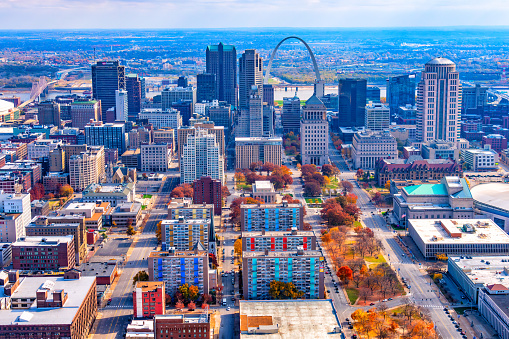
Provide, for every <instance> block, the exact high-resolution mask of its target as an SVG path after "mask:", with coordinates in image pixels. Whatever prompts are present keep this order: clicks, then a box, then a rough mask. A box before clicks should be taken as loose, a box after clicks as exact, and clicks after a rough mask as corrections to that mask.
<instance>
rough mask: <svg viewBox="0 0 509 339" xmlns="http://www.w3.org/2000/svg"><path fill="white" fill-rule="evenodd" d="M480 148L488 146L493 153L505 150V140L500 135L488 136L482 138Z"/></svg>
mask: <svg viewBox="0 0 509 339" xmlns="http://www.w3.org/2000/svg"><path fill="white" fill-rule="evenodd" d="M481 145H482V147H485V146H486V145H489V146H490V148H491V149H492V150H494V151H495V152H500V151H502V150H503V149H507V139H506V138H505V137H504V136H503V135H501V134H488V135H484V136H483V137H482V143H481Z"/></svg>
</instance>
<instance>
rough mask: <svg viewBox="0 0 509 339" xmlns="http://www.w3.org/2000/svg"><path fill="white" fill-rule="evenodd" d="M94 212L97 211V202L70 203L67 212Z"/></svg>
mask: <svg viewBox="0 0 509 339" xmlns="http://www.w3.org/2000/svg"><path fill="white" fill-rule="evenodd" d="M85 209H86V210H93V209H95V202H73V203H70V204H69V205H68V206H67V207H66V210H67V211H71V210H85Z"/></svg>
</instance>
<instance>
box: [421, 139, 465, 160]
mask: <svg viewBox="0 0 509 339" xmlns="http://www.w3.org/2000/svg"><path fill="white" fill-rule="evenodd" d="M421 155H422V157H423V158H424V159H451V160H456V161H458V160H460V149H459V148H458V147H457V144H456V143H455V142H452V141H444V140H433V141H428V142H425V143H423V144H422V145H421Z"/></svg>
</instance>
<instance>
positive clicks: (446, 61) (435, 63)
mask: <svg viewBox="0 0 509 339" xmlns="http://www.w3.org/2000/svg"><path fill="white" fill-rule="evenodd" d="M426 65H430V66H438V65H451V66H454V65H456V64H455V63H454V62H452V61H451V60H449V59H447V58H442V57H438V58H434V59H431V60H430V61H428V62H427V63H426Z"/></svg>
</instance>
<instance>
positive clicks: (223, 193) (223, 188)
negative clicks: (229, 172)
mask: <svg viewBox="0 0 509 339" xmlns="http://www.w3.org/2000/svg"><path fill="white" fill-rule="evenodd" d="M230 195H232V194H231V193H230V190H229V189H228V186H226V185H222V186H221V198H223V200H224V199H226V198H227V197H229V196H230Z"/></svg>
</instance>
